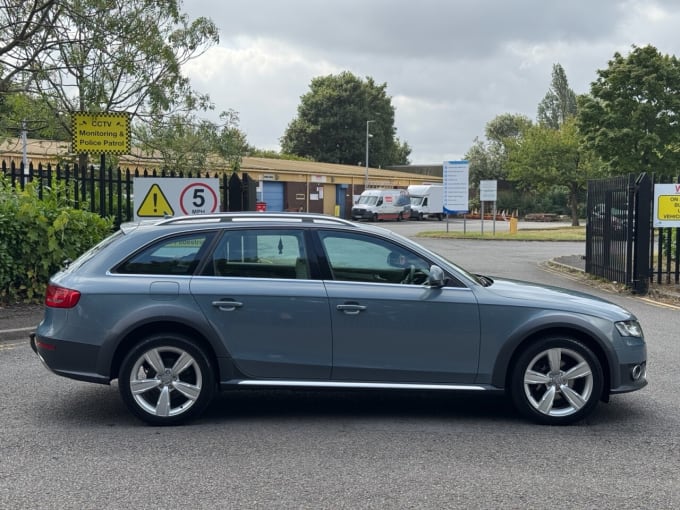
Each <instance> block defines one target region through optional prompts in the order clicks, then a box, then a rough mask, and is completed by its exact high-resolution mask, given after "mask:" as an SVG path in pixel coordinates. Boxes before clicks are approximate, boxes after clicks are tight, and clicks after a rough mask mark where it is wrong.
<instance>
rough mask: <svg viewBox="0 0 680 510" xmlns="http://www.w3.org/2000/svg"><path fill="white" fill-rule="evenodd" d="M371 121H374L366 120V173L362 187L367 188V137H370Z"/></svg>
mask: <svg viewBox="0 0 680 510" xmlns="http://www.w3.org/2000/svg"><path fill="white" fill-rule="evenodd" d="M371 122H375V120H367V121H366V175H365V176H364V189H368V139H369V138H370V137H371V135H370V132H369V130H368V128H369V126H370V125H371Z"/></svg>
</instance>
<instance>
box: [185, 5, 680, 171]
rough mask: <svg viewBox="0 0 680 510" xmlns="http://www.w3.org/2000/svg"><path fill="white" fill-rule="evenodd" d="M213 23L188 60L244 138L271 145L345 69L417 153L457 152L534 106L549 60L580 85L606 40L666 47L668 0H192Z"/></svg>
mask: <svg viewBox="0 0 680 510" xmlns="http://www.w3.org/2000/svg"><path fill="white" fill-rule="evenodd" d="M183 10H184V12H186V13H187V14H188V15H189V17H190V18H195V17H198V16H207V17H210V18H211V19H213V21H215V22H216V23H217V25H218V26H219V27H220V28H221V41H220V44H219V46H217V47H214V48H212V49H210V50H209V51H208V52H206V53H205V54H204V55H203V56H202V57H200V58H199V59H197V60H195V61H193V62H191V63H190V64H188V65H187V66H186V67H185V72H186V73H187V75H188V76H189V77H190V78H191V81H192V85H193V86H194V88H196V89H197V90H199V91H201V92H208V93H209V94H210V96H211V97H212V99H213V102H214V103H215V105H216V110H217V111H221V110H226V109H228V108H233V109H234V110H236V111H238V112H239V113H240V118H241V127H242V129H243V130H244V131H245V132H246V134H247V136H248V140H249V142H250V143H251V144H253V145H256V146H258V147H261V148H267V149H275V150H277V149H278V140H279V138H280V137H281V136H282V135H283V133H284V131H285V129H286V126H287V125H288V123H289V122H290V121H291V120H293V118H294V117H295V116H296V112H297V107H298V104H299V101H300V96H301V95H303V94H305V93H306V92H307V91H308V89H309V84H310V82H311V80H312V79H313V78H314V77H316V76H324V75H328V74H337V73H339V72H342V71H345V70H347V71H350V72H352V73H354V74H355V75H357V76H360V77H366V76H371V77H372V78H373V79H374V80H375V81H376V82H377V83H386V84H387V93H388V94H389V95H390V96H392V102H393V104H394V106H395V107H396V115H395V124H396V127H397V135H398V136H399V137H400V139H401V140H403V141H406V142H408V143H409V145H410V146H411V148H412V149H413V152H412V155H411V160H412V161H413V162H414V163H424V164H425V163H437V162H441V161H444V160H448V159H456V158H461V157H463V155H464V154H465V152H466V151H467V150H468V149H469V148H470V147H471V145H472V143H473V141H474V139H475V137H483V134H484V126H485V125H486V123H487V122H489V121H490V120H492V119H493V118H494V117H496V116H497V115H501V114H503V113H521V114H524V115H527V116H528V117H530V118H535V116H536V108H537V106H538V103H539V102H540V101H541V99H542V98H543V96H544V95H545V93H546V92H547V90H548V87H549V86H550V80H551V73H552V66H553V64H555V63H560V64H561V65H562V66H563V67H564V69H565V71H566V73H567V78H568V79H569V83H570V86H571V87H572V88H573V89H574V90H575V92H576V93H586V92H588V90H589V87H590V83H591V82H592V81H594V80H595V79H596V78H597V70H598V69H604V68H606V66H607V62H608V61H609V60H610V59H611V58H612V57H613V55H614V53H615V52H620V53H622V54H626V53H627V52H628V51H630V49H631V46H632V45H638V46H642V45H645V44H652V45H654V46H656V47H657V48H658V49H659V51H661V52H662V53H669V54H675V53H677V52H678V49H679V47H680V40H678V38H677V36H676V32H677V27H678V26H680V5H676V2H674V1H671V0H667V1H661V0H659V1H651V0H649V1H645V0H625V1H607V2H593V1H592V0H590V1H588V2H586V1H584V0H573V1H572V2H545V1H538V0H515V1H513V2H507V1H501V0H465V1H463V0H455V1H447V0H420V1H419V2H413V1H407V0H389V1H388V0H344V1H337V0H327V1H324V2H319V1H318V0H289V1H287V2H279V1H273V0H272V1H269V0H248V1H245V0H231V1H229V2H222V1H219V0H189V1H185V2H184V4H183Z"/></svg>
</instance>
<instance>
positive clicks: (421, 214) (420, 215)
mask: <svg viewBox="0 0 680 510" xmlns="http://www.w3.org/2000/svg"><path fill="white" fill-rule="evenodd" d="M418 221H423V213H418Z"/></svg>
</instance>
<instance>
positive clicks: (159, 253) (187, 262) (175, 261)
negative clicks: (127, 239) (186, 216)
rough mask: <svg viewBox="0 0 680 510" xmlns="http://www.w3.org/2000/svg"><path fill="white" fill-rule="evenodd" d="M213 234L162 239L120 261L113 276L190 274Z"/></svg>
mask: <svg viewBox="0 0 680 510" xmlns="http://www.w3.org/2000/svg"><path fill="white" fill-rule="evenodd" d="M212 236H213V234H211V233H205V232H204V233H200V234H190V235H183V236H174V237H170V238H166V239H163V240H161V241H158V242H156V243H154V244H153V245H151V246H148V247H146V248H144V249H143V250H142V251H140V252H138V253H136V254H135V255H133V256H132V257H130V258H129V259H128V260H127V261H125V262H123V264H121V265H120V266H119V267H118V268H117V270H116V271H115V272H116V273H124V274H150V275H162V274H165V275H191V274H193V273H194V271H195V270H196V267H197V266H198V263H199V262H200V259H201V254H202V253H203V251H204V248H205V247H206V246H207V245H208V243H209V241H210V239H211V238H212Z"/></svg>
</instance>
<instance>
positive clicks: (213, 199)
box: [133, 177, 220, 220]
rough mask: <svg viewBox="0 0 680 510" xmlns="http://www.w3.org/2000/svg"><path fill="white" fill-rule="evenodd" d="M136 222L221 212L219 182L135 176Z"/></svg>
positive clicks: (215, 180) (216, 180)
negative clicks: (144, 219) (145, 219)
mask: <svg viewBox="0 0 680 510" xmlns="http://www.w3.org/2000/svg"><path fill="white" fill-rule="evenodd" d="M133 185H134V196H135V204H134V211H135V220H140V219H143V218H163V217H165V216H174V215H187V216H191V215H195V214H210V213H215V212H219V210H220V181H219V179H217V178H215V179H185V178H175V177H161V178H158V177H135V179H134V180H133Z"/></svg>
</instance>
